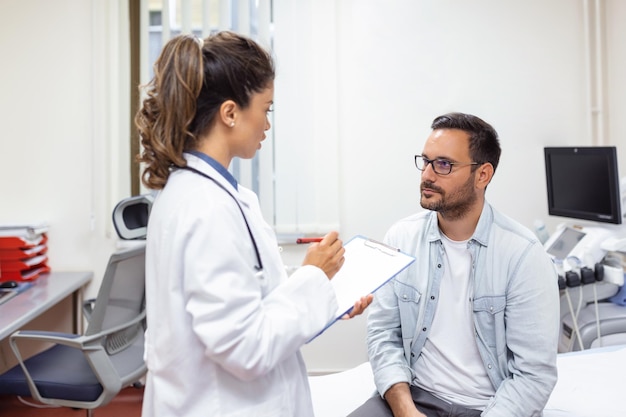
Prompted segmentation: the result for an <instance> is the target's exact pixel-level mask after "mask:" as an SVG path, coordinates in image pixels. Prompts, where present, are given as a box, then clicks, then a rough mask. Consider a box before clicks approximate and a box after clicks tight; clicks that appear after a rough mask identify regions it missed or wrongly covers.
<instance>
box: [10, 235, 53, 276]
mask: <svg viewBox="0 0 626 417" xmlns="http://www.w3.org/2000/svg"><path fill="white" fill-rule="evenodd" d="M47 232H48V226H47V225H46V224H45V223H40V224H32V225H2V224H0V282H3V281H33V280H35V279H37V278H39V276H40V275H41V274H44V273H47V272H50V267H49V266H48V255H47V252H48V235H47Z"/></svg>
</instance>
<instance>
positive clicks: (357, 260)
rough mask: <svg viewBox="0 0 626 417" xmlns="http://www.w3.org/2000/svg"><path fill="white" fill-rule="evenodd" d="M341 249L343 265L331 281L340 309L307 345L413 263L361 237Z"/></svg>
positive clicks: (382, 245) (401, 254) (357, 236)
mask: <svg viewBox="0 0 626 417" xmlns="http://www.w3.org/2000/svg"><path fill="white" fill-rule="evenodd" d="M344 248H345V250H346V252H345V254H344V258H345V262H344V264H343V266H342V267H341V269H340V270H339V272H337V273H336V274H335V276H334V277H333V278H332V279H331V280H330V283H331V285H332V286H333V288H334V289H335V294H336V296H337V302H338V305H339V307H338V308H337V313H336V314H335V317H334V319H333V320H331V322H330V323H328V324H327V325H326V327H324V329H323V330H322V331H321V332H319V333H318V334H317V335H315V336H314V337H313V338H311V339H310V340H309V341H308V342H307V343H309V342H310V341H311V340H313V339H315V338H316V337H317V336H319V335H320V334H322V333H323V332H324V331H325V330H326V329H327V328H329V327H330V326H332V325H333V323H335V322H336V321H337V320H339V319H341V317H343V316H344V315H345V314H347V313H349V312H350V310H352V308H353V307H354V303H355V302H356V300H358V299H359V298H361V297H363V296H364V295H368V294H372V293H374V292H375V291H376V290H378V289H379V288H380V287H382V286H383V285H384V284H385V283H387V281H389V280H390V279H392V278H393V277H395V276H396V275H397V274H398V273H400V272H401V271H403V270H404V269H405V268H407V267H408V266H409V265H411V264H412V263H413V262H415V257H413V256H411V255H407V254H406V253H403V252H401V251H400V249H397V248H393V247H391V246H389V245H386V244H384V243H382V242H378V241H376V240H373V239H369V238H367V237H365V236H361V235H356V236H354V237H353V238H352V239H350V240H349V241H348V242H347V243H346V244H345V245H344Z"/></svg>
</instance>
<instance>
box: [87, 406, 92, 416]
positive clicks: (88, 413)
mask: <svg viewBox="0 0 626 417" xmlns="http://www.w3.org/2000/svg"><path fill="white" fill-rule="evenodd" d="M86 411H87V417H93V409H91V408H88V409H87V410H86Z"/></svg>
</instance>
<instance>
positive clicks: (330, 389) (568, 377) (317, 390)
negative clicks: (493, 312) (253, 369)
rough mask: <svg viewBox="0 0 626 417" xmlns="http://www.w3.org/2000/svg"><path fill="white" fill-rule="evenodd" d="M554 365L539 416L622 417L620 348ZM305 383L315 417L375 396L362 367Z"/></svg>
mask: <svg viewBox="0 0 626 417" xmlns="http://www.w3.org/2000/svg"><path fill="white" fill-rule="evenodd" d="M557 366H558V371H559V379H558V382H557V384H556V387H555V389H554V391H553V392H552V395H551V396H550V399H549V401H548V404H547V405H546V408H545V410H544V414H543V416H544V417H622V416H626V405H625V404H624V399H623V396H624V395H625V394H626V384H625V383H624V379H625V376H624V375H625V374H626V346H610V347H604V348H596V349H589V350H584V351H577V352H570V353H562V354H559V355H558V359H557ZM309 381H310V384H311V394H312V396H313V408H314V411H315V416H316V417H346V416H347V415H348V414H349V413H350V412H351V411H352V410H354V409H356V408H357V407H358V406H360V405H361V404H362V403H363V402H365V400H367V399H368V398H369V397H370V396H372V395H373V394H374V392H375V386H374V381H373V376H372V370H371V368H370V365H369V363H368V362H365V363H362V364H361V365H359V366H356V367H355V368H352V369H349V370H346V371H343V372H339V373H335V374H329V375H323V376H310V377H309Z"/></svg>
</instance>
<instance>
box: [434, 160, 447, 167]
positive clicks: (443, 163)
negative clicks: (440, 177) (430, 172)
mask: <svg viewBox="0 0 626 417" xmlns="http://www.w3.org/2000/svg"><path fill="white" fill-rule="evenodd" d="M435 163H436V164H437V166H438V167H439V168H443V169H448V168H450V161H446V160H445V159H437V160H436V161H435Z"/></svg>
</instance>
